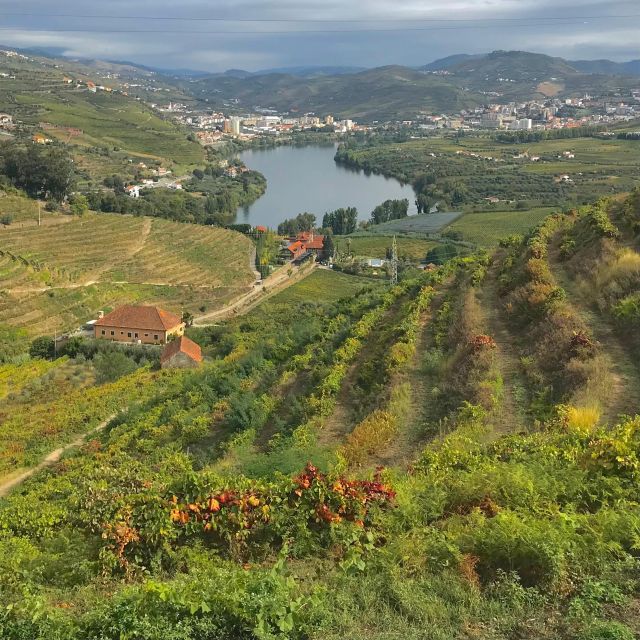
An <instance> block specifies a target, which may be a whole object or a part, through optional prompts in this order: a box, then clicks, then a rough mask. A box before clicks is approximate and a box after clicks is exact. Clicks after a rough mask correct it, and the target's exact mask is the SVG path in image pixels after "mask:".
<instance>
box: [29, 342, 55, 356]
mask: <svg viewBox="0 0 640 640" xmlns="http://www.w3.org/2000/svg"><path fill="white" fill-rule="evenodd" d="M29 355H30V356H31V357H32V358H43V359H45V360H53V358H54V357H55V343H54V341H53V338H50V337H49V336H40V337H39V338H36V339H35V340H34V341H33V342H32V343H31V346H30V347H29Z"/></svg>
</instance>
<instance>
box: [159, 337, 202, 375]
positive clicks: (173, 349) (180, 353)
mask: <svg viewBox="0 0 640 640" xmlns="http://www.w3.org/2000/svg"><path fill="white" fill-rule="evenodd" d="M201 362H202V349H200V345H198V344H196V343H195V342H194V341H193V340H190V339H189V338H187V337H186V336H180V337H179V338H177V339H176V340H172V341H171V342H169V343H168V344H167V346H166V347H165V348H164V349H163V350H162V354H161V355H160V366H161V367H162V368H163V369H186V368H192V367H197V366H198V365H199V364H200V363H201Z"/></svg>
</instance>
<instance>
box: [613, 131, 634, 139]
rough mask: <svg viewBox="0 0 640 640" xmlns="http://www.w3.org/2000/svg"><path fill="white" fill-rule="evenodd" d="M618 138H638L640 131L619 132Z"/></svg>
mask: <svg viewBox="0 0 640 640" xmlns="http://www.w3.org/2000/svg"><path fill="white" fill-rule="evenodd" d="M617 138H618V140H640V131H626V132H623V133H619V134H618V136H617Z"/></svg>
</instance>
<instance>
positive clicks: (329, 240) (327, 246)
mask: <svg viewBox="0 0 640 640" xmlns="http://www.w3.org/2000/svg"><path fill="white" fill-rule="evenodd" d="M334 252H335V245H334V242H333V236H332V235H331V234H330V233H329V234H328V235H326V236H325V237H324V247H323V253H324V256H323V257H324V259H325V260H328V259H329V258H333V254H334Z"/></svg>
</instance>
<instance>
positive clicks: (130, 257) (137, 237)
mask: <svg viewBox="0 0 640 640" xmlns="http://www.w3.org/2000/svg"><path fill="white" fill-rule="evenodd" d="M252 251H253V247H252V244H251V242H250V241H249V240H247V239H246V238H244V237H243V236H241V235H240V234H237V233H234V232H231V231H226V230H223V229H218V228H205V227H200V226H195V225H186V224H180V223H174V222H169V221H165V220H160V219H148V218H136V217H131V216H120V215H108V214H102V215H93V214H91V215H86V216H83V217H81V218H77V219H74V220H72V221H71V222H68V223H66V224H59V225H52V226H43V227H25V228H15V229H12V228H11V227H9V228H8V229H5V230H3V231H2V233H1V234H0V323H10V324H12V325H14V326H18V327H25V328H27V329H28V330H29V331H31V332H32V333H44V332H52V331H53V330H54V329H57V330H65V329H70V328H74V327H75V326H78V324H80V323H82V322H84V321H86V320H88V319H90V318H91V317H94V316H95V314H96V312H97V311H98V310H99V309H104V308H107V309H110V308H113V307H115V306H117V305H119V304H123V303H125V302H129V303H131V302H146V303H149V304H154V303H157V304H161V305H164V306H167V307H169V308H173V309H176V310H179V309H180V308H184V309H187V310H190V311H191V312H196V311H197V310H198V309H199V308H200V307H203V306H204V307H206V308H209V309H211V308H215V307H216V306H219V305H221V304H223V303H224V302H225V301H227V300H230V299H231V298H234V297H236V296H238V295H240V294H241V293H243V292H244V291H246V290H247V287H248V286H249V285H250V283H251V282H252V281H253V277H254V276H253V270H252V268H251V264H250V263H251V256H252Z"/></svg>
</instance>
